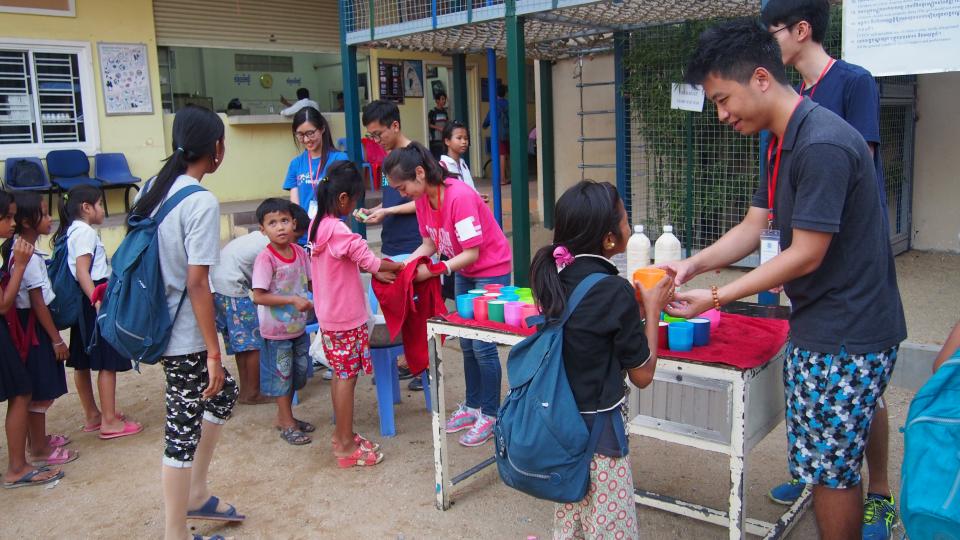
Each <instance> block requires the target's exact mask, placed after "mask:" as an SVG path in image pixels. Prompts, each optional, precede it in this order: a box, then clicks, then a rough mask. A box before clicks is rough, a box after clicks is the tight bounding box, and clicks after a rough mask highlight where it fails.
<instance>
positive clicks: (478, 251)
mask: <svg viewBox="0 0 960 540" xmlns="http://www.w3.org/2000/svg"><path fill="white" fill-rule="evenodd" d="M383 171H384V173H385V174H386V175H387V178H388V181H389V182H390V185H391V186H392V187H393V188H394V189H396V190H397V191H399V192H400V194H401V195H403V196H404V197H409V198H411V199H413V200H414V201H415V202H416V208H417V222H418V223H419V225H420V236H422V237H423V243H422V244H421V245H420V247H419V248H417V250H416V251H415V252H414V253H413V255H411V256H410V260H415V259H416V258H417V257H422V256H428V257H431V256H433V255H436V254H441V255H444V256H446V257H447V258H448V260H446V261H443V262H440V263H437V264H434V265H430V267H429V268H428V267H426V266H422V267H421V268H420V270H419V272H418V275H419V277H420V278H424V277H426V276H428V275H439V274H440V273H445V274H447V275H450V274H452V273H453V272H456V278H455V282H456V292H457V294H464V293H466V292H467V291H469V290H471V289H477V288H482V287H483V286H484V285H487V284H489V283H499V284H501V285H509V284H510V270H511V255H510V245H509V244H508V243H507V238H506V236H504V234H503V231H502V230H501V229H500V226H499V225H498V224H497V221H496V220H495V219H494V217H493V213H492V212H490V209H489V208H488V207H487V205H486V203H484V202H483V199H481V198H480V195H479V194H478V193H477V192H476V191H474V190H473V189H472V188H471V187H470V186H468V185H467V184H465V183H463V182H461V181H459V180H455V179H452V178H444V177H445V174H444V170H443V169H442V168H441V167H440V165H439V164H438V163H437V161H436V160H434V159H433V156H431V155H430V152H429V151H428V150H427V149H426V148H424V147H423V145H421V144H419V143H415V142H414V143H411V144H410V145H409V146H407V147H406V148H398V149H396V150H394V151H393V152H391V153H390V155H389V156H387V158H386V160H384V162H383ZM460 347H461V349H463V364H464V367H463V375H464V379H465V380H466V386H467V399H466V403H465V404H463V405H461V406H460V407H458V408H457V410H456V411H454V413H453V415H451V416H450V419H449V420H447V426H446V429H447V433H455V432H457V431H462V430H465V429H467V430H469V431H467V433H465V434H464V435H463V436H461V437H460V444H462V445H464V446H480V445H481V444H483V443H485V442H486V441H487V440H488V439H490V438H491V437H492V436H493V427H494V422H495V420H496V415H497V409H498V408H499V407H500V356H499V355H498V354H497V347H496V345H494V344H492V343H486V342H483V341H475V340H470V339H461V340H460Z"/></svg>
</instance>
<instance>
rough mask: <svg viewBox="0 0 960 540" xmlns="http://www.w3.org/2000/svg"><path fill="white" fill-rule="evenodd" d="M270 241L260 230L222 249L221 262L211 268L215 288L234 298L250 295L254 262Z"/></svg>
mask: <svg viewBox="0 0 960 540" xmlns="http://www.w3.org/2000/svg"><path fill="white" fill-rule="evenodd" d="M269 243H270V239H269V238H267V235H265V234H263V233H262V232H260V231H253V232H251V233H250V234H245V235H243V236H240V237H238V238H235V239H233V240H231V241H230V243H229V244H227V245H226V246H224V247H223V250H221V251H220V262H219V263H218V264H217V265H216V266H214V267H213V268H211V269H210V283H211V284H212V285H213V290H214V291H216V292H217V293H219V294H222V295H224V296H230V297H233V298H244V297H247V296H249V295H250V283H251V280H252V275H253V262H254V261H255V260H256V259H257V255H260V252H261V251H263V250H264V249H266V248H267V245H268V244H269Z"/></svg>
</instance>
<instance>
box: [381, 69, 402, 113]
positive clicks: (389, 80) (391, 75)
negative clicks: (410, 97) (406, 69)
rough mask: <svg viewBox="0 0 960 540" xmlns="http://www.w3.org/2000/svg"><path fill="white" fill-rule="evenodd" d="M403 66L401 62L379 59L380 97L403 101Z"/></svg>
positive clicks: (397, 101) (398, 101)
mask: <svg viewBox="0 0 960 540" xmlns="http://www.w3.org/2000/svg"><path fill="white" fill-rule="evenodd" d="M402 72H403V66H402V65H401V64H399V63H394V62H387V61H385V60H379V61H378V62H377V78H378V79H379V81H378V82H379V87H380V99H385V100H387V101H394V102H396V103H403V73H402Z"/></svg>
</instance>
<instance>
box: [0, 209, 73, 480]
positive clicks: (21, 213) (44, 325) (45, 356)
mask: <svg viewBox="0 0 960 540" xmlns="http://www.w3.org/2000/svg"><path fill="white" fill-rule="evenodd" d="M14 232H15V233H16V236H14V238H13V239H10V240H7V241H6V242H4V244H3V247H2V251H3V254H4V260H5V263H4V268H3V270H4V271H5V272H6V271H8V270H9V269H10V264H9V262H10V250H11V249H13V243H14V241H15V239H16V238H18V237H19V238H22V239H23V240H24V241H26V242H28V243H30V244H33V245H36V244H37V240H39V239H40V236H41V235H45V234H50V214H49V212H48V211H47V201H46V199H44V198H43V197H42V196H41V195H40V194H39V193H23V194H21V195H18V196H17V214H16V227H15V229H14ZM43 255H44V254H42V253H41V252H40V251H39V250H37V251H34V252H33V257H31V258H30V260H29V261H28V262H27V263H26V268H25V269H24V273H23V280H22V281H21V282H20V290H19V292H18V293H17V299H16V302H15V304H14V305H15V306H16V308H17V309H16V312H8V313H7V314H6V316H7V324H8V325H9V326H10V333H11V335H12V336H13V338H14V343H16V345H17V348H18V352H19V353H20V358H21V359H22V360H23V361H24V362H25V363H26V366H27V372H28V373H29V374H30V382H31V384H32V387H33V392H32V394H31V397H30V405H29V413H30V414H29V418H28V424H27V440H28V443H29V448H28V453H29V455H30V458H29V459H30V461H31V463H33V464H34V465H37V466H49V465H63V464H65V463H69V462H71V461H73V460H75V459H77V457H78V456H79V453H78V452H77V451H75V450H68V449H67V448H64V447H65V446H66V445H67V444H69V443H70V439H69V438H67V437H66V436H64V435H50V436H47V410H48V409H49V408H50V407H51V406H52V405H53V402H54V400H56V399H57V398H58V397H60V396H62V395H64V394H66V393H67V378H66V374H65V373H64V370H63V362H64V361H65V360H66V359H67V356H68V355H69V351H68V349H67V345H66V343H64V341H63V337H62V336H61V335H60V331H59V330H58V329H57V327H56V325H55V324H54V323H53V318H52V317H51V315H50V310H49V309H48V308H47V304H49V303H50V302H51V301H52V300H53V298H54V293H53V287H52V286H51V284H50V279H49V277H48V276H47V266H46V264H45V262H44V257H43ZM14 265H16V262H14Z"/></svg>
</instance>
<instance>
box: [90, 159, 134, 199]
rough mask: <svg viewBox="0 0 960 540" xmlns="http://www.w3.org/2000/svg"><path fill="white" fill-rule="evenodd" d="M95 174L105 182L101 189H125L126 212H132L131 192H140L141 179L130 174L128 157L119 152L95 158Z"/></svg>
mask: <svg viewBox="0 0 960 540" xmlns="http://www.w3.org/2000/svg"><path fill="white" fill-rule="evenodd" d="M93 166H94V169H93V170H94V174H95V175H96V177H97V180H100V181H101V182H103V185H102V186H101V189H123V207H124V211H126V212H129V211H130V190H131V189H136V190H137V191H140V186H138V185H137V184H139V183H140V178H137V177H136V176H134V175H133V173H131V172H130V166H129V165H128V164H127V157H126V156H124V155H123V154H121V153H119V152H115V153H107V154H97V155H96V156H94V157H93Z"/></svg>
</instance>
